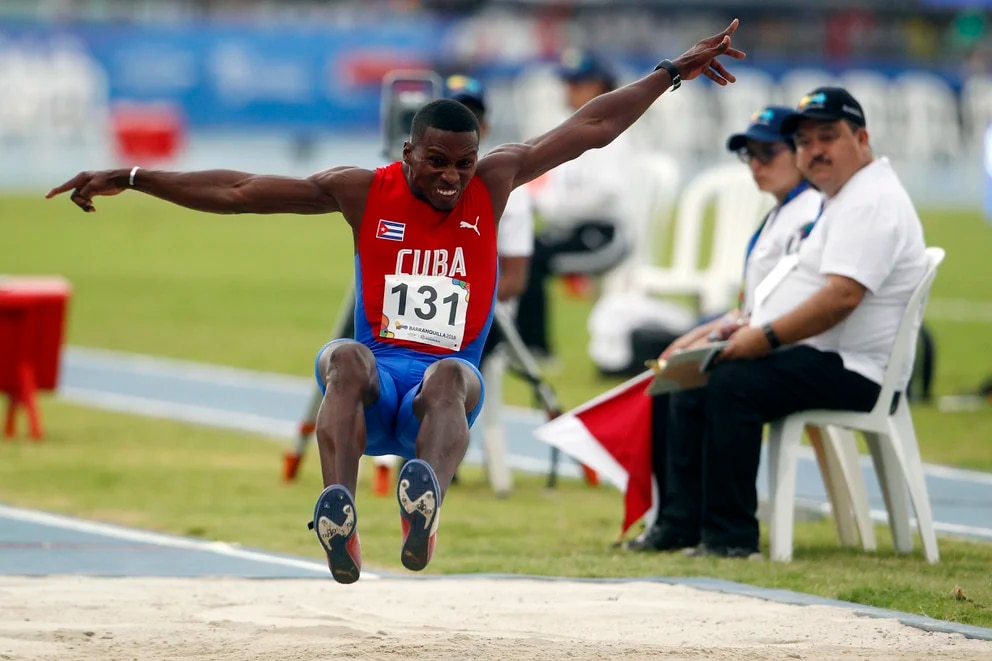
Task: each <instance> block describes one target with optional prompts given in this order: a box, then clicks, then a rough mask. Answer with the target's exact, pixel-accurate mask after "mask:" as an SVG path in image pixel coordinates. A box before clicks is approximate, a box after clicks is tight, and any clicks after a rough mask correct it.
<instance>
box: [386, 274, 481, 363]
mask: <svg viewBox="0 0 992 661" xmlns="http://www.w3.org/2000/svg"><path fill="white" fill-rule="evenodd" d="M467 312H468V283H467V282H465V281H464V280H455V279H453V278H448V277H445V276H443V275H403V274H396V275H387V276H386V291H385V295H384V296H383V299H382V328H381V329H380V330H379V337H391V338H396V339H397V340H407V341H410V342H419V343H421V344H429V345H431V346H435V347H444V348H446V349H452V350H454V351H458V350H459V349H461V348H462V341H463V340H464V339H465V316H466V313H467Z"/></svg>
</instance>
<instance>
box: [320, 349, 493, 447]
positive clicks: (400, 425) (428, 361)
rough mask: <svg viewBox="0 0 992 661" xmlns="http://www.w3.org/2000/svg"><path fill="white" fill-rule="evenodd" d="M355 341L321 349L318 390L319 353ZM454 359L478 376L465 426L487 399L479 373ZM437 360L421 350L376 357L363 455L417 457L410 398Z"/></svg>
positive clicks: (416, 429)
mask: <svg viewBox="0 0 992 661" xmlns="http://www.w3.org/2000/svg"><path fill="white" fill-rule="evenodd" d="M353 341H354V340H346V339H341V340H333V341H331V342H328V343H327V344H325V345H324V346H322V347H321V348H320V351H318V352H317V358H316V360H315V361H314V376H315V377H316V379H317V385H318V386H320V392H321V393H323V392H325V391H326V386H325V384H324V378H323V376H322V375H321V373H320V356H321V355H322V354H323V353H324V350H325V349H327V347H329V346H331V345H332V344H335V343H337V342H353ZM447 360H457V361H459V362H460V363H463V364H465V365H467V366H468V367H470V368H471V369H472V372H473V373H474V374H475V376H476V377H477V378H478V379H479V386H480V388H481V390H480V392H479V403H478V404H476V405H475V408H474V409H472V411H471V412H469V413H468V414H467V415H466V416H465V417H466V418H467V420H468V426H469V427H471V426H472V425H473V424H474V423H475V419H476V418H478V417H479V412H480V411H481V410H482V402H483V401H484V400H485V398H486V385H485V382H483V380H482V373H481V372H479V369H478V368H477V367H476V366H475V365H473V364H472V363H470V362H468V361H467V360H464V359H462V358H455V357H452V358H448V359H447ZM437 361H438V358H437V357H435V356H427V355H424V354H420V353H414V352H412V351H411V352H409V353H403V354H400V355H390V356H376V359H375V363H376V371H377V372H378V373H379V399H377V400H376V401H375V402H374V403H373V404H372V405H371V406H367V407H366V408H365V430H366V435H367V440H366V444H365V454H368V455H374V456H380V455H386V454H395V455H399V456H401V457H403V458H404V459H413V458H414V457H416V446H417V434H418V433H420V421H419V420H417V416H416V415H414V413H413V398H414V397H416V395H417V393H419V392H420V386H421V384H422V383H423V381H424V372H426V371H427V368H428V367H430V366H431V365H433V364H434V363H436V362H437Z"/></svg>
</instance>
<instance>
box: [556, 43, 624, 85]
mask: <svg viewBox="0 0 992 661" xmlns="http://www.w3.org/2000/svg"><path fill="white" fill-rule="evenodd" d="M558 75H559V76H561V78H562V79H563V80H565V81H566V82H569V83H580V82H584V81H587V80H601V81H603V82H604V83H606V84H607V85H609V86H610V87H616V79H617V77H616V74H615V73H614V72H613V68H612V67H611V66H610V65H609V64H607V62H606V60H604V59H603V58H602V57H600V56H599V55H597V54H596V53H593V52H592V51H587V50H580V49H577V48H569V49H566V50H565V51H563V52H562V54H561V57H560V58H559V61H558Z"/></svg>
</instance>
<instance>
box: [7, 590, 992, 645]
mask: <svg viewBox="0 0 992 661" xmlns="http://www.w3.org/2000/svg"><path fill="white" fill-rule="evenodd" d="M333 658H348V659H421V658H423V659H507V660H510V659H512V660H516V659H570V660H573V661H574V660H583V659H611V658H612V659H618V658H623V659H654V658H667V659H679V658H682V659H934V658H937V659H989V658H992V642H988V641H982V640H974V639H967V638H965V637H963V636H961V635H959V634H947V633H930V632H926V631H922V630H920V629H917V628H913V627H909V626H906V625H904V624H901V623H900V622H898V621H897V620H894V619H887V618H870V617H863V616H858V615H856V614H854V613H853V612H852V611H851V610H849V609H847V608H840V607H833V606H796V605H787V604H781V603H776V602H769V601H765V600H762V599H755V598H751V597H744V596H737V595H728V594H722V593H719V592H713V591H708V590H697V589H694V588H690V587H686V586H682V585H668V584H663V583H652V582H629V583H606V582H573V581H540V580H530V579H521V580H506V579H494V578H479V579H454V578H452V579H442V580H434V579H427V580H416V579H413V580H411V579H392V578H385V579H380V580H365V579H363V580H362V581H360V582H359V583H357V584H355V585H352V586H340V585H337V584H335V583H333V582H331V581H330V580H308V579H301V580H259V579H254V580H252V579H166V578H91V577H76V576H61V577H43V578H31V577H11V576H2V577H0V659H3V660H4V661H9V660H13V659H16V660H18V661H19V660H21V659H32V660H34V659H38V660H45V659H60V660H61V659H80V660H84V661H85V660H90V659H93V660H95V659H100V660H101V661H106V660H116V659H141V660H145V659H149V660H153V661H154V660H160V659H161V660H164V659H169V660H170V661H171V660H175V659H194V660H195V659H235V660H238V659H278V660H279V661H293V660H296V659H301V660H306V661H315V660H317V659H333Z"/></svg>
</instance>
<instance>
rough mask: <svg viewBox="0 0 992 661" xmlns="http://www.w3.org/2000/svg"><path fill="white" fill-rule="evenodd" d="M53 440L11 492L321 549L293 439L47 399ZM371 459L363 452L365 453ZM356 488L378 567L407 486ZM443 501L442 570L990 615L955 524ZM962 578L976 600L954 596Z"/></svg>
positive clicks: (550, 499) (9, 462) (549, 501)
mask: <svg viewBox="0 0 992 661" xmlns="http://www.w3.org/2000/svg"><path fill="white" fill-rule="evenodd" d="M44 412H45V416H46V420H47V422H48V433H47V437H46V439H45V441H44V442H42V443H31V442H29V441H24V440H21V441H17V442H7V443H2V444H0V501H2V502H7V503H11V504H15V505H22V506H26V507H35V508H41V509H44V510H49V511H57V512H64V513H69V514H73V515H79V516H85V517H88V518H94V519H99V520H103V521H109V522H114V523H120V524H126V525H130V526H137V527H141V528H146V529H151V530H159V531H166V532H172V533H178V534H185V535H192V536H196V537H201V538H205V539H212V540H224V541H231V542H238V543H241V544H245V545H248V546H252V547H258V548H265V549H270V550H273V551H279V552H285V553H291V554H297V555H301V556H306V557H311V558H313V559H315V560H317V559H320V558H322V554H321V551H320V548H319V546H318V544H317V541H316V540H315V539H314V537H313V533H311V532H309V531H308V530H307V529H306V525H305V524H306V521H307V520H308V519H309V517H310V515H311V512H312V507H313V499H314V496H315V494H316V493H317V492H318V491H319V490H320V488H321V483H320V475H319V471H318V467H317V465H316V462H315V461H313V459H314V455H310V456H309V457H308V461H307V462H305V463H304V465H303V467H302V469H301V472H300V476H299V478H298V481H297V482H295V483H291V484H285V483H283V482H281V481H280V478H279V465H280V464H279V459H280V454H281V451H282V447H281V446H280V445H277V444H275V443H272V442H271V441H270V440H267V439H264V438H262V437H258V436H250V435H244V434H235V433H231V432H227V431H221V430H217V429H210V428H205V427H198V426H191V425H186V424H183V423H178V422H171V421H163V420H153V419H148V418H139V417H132V416H127V415H119V414H111V413H105V412H101V411H94V410H90V409H86V408H82V407H77V406H74V405H70V404H66V403H62V402H59V401H56V400H52V399H46V400H45V402H44ZM367 468H368V466H366V469H367ZM369 476H370V475H369V473H367V472H363V475H362V480H361V481H360V483H359V488H358V494H357V500H358V508H359V513H360V516H361V532H362V547H363V554H364V558H365V564H366V566H367V567H368V568H369V569H379V570H386V571H393V572H401V573H405V571H406V570H404V569H402V567H401V565H400V563H399V517H398V507H397V504H396V501H395V498H394V497H392V496H390V497H388V498H377V497H374V496H372V495H371V493H370V488H369V480H368V479H367V478H368V477H369ZM461 478H462V479H461V482H460V483H459V484H458V485H456V486H454V487H452V491H451V492H450V494H449V497H448V499H447V500H446V502H445V507H444V517H443V519H442V523H441V532H440V534H439V541H438V552H437V554H436V556H435V559H434V561H433V562H432V563H431V566H430V568H429V570H428V571H429V572H430V573H456V574H457V573H474V572H487V573H513V574H532V575H555V576H573V577H640V576H714V577H718V578H725V579H729V580H734V581H741V582H745V583H749V584H754V585H760V586H766V587H772V588H782V589H789V590H797V591H801V592H805V593H810V594H817V595H821V596H824V597H831V598H836V599H845V600H851V601H855V602H859V603H865V604H871V605H874V606H878V607H883V608H892V609H895V610H899V611H905V612H909V613H917V614H926V615H929V616H931V617H937V618H940V619H945V620H952V621H958V622H964V623H968V624H974V625H979V626H992V579H990V576H989V572H988V567H989V566H990V562H992V546H990V545H987V544H978V543H972V542H964V541H958V540H953V539H947V538H944V539H942V540H941V554H942V558H941V562H940V563H939V564H937V565H934V566H931V565H928V564H927V563H926V562H925V561H924V560H923V558H922V554H921V552H920V551H919V550H918V549H919V543H918V542H917V550H916V552H914V553H913V554H911V555H909V556H898V555H896V554H894V552H893V551H892V548H891V545H890V537H889V534H888V532H887V531H886V530H885V529H882V528H879V529H878V533H879V534H878V537H879V545H880V550H879V551H878V552H876V553H864V552H860V551H852V550H844V549H840V548H838V547H837V545H836V541H835V535H834V531H833V526H832V524H831V522H830V521H829V520H823V521H818V522H814V523H800V524H798V525H797V528H796V535H795V540H796V541H795V546H796V550H795V560H794V561H793V562H792V563H790V564H781V563H772V562H750V561H740V560H712V559H700V560H695V559H687V558H683V557H681V556H679V555H678V554H631V553H627V552H624V551H620V550H616V549H613V548H611V544H610V542H611V541H612V536H613V535H614V534H615V532H616V530H617V524H618V521H619V517H620V508H621V497H620V494H619V493H618V492H617V491H616V490H614V489H610V488H590V487H588V486H586V485H585V484H583V483H581V482H579V481H576V480H562V481H561V483H560V485H559V487H558V488H557V489H556V490H554V491H548V490H547V489H545V488H544V480H543V477H541V476H535V475H523V474H519V475H517V476H516V479H517V484H516V489H515V491H514V493H513V495H512V496H511V497H509V498H506V499H497V498H496V497H495V496H494V495H493V494H492V492H491V491H490V489H489V488H488V486H486V484H485V481H484V478H483V476H482V474H481V472H480V471H479V470H478V469H476V468H471V467H469V468H466V469H464V470H463V471H462V475H461ZM955 586H959V587H960V588H961V589H962V590H963V592H964V595H965V596H966V597H967V598H968V600H960V599H955V598H954V597H953V596H952V591H953V590H954V588H955Z"/></svg>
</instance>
